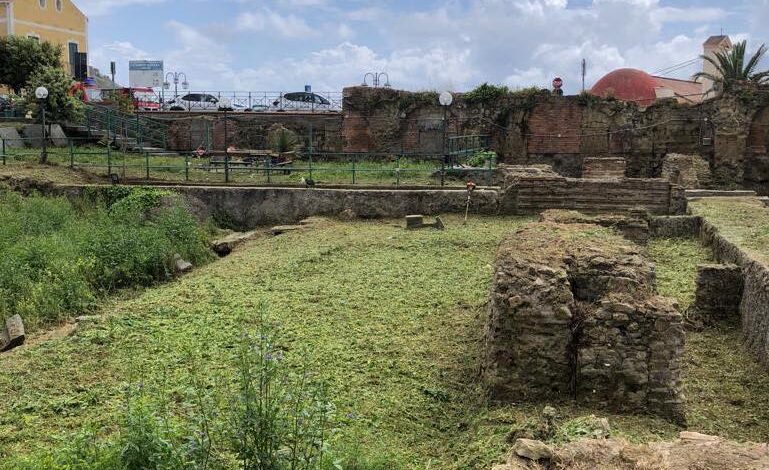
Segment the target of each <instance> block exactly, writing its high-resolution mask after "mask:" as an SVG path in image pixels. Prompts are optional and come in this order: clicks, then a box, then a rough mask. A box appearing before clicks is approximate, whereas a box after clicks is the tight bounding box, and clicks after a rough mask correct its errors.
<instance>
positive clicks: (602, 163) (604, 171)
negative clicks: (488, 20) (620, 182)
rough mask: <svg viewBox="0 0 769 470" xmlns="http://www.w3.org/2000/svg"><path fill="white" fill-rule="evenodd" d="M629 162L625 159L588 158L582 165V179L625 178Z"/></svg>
mask: <svg viewBox="0 0 769 470" xmlns="http://www.w3.org/2000/svg"><path fill="white" fill-rule="evenodd" d="M626 167H627V161H626V160H625V159H624V158H602V157H588V158H585V159H584V161H583V163H582V177H583V178H586V179H601V180H605V179H621V178H624V177H625V169H626Z"/></svg>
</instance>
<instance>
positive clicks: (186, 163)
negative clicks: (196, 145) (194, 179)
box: [184, 153, 190, 181]
mask: <svg viewBox="0 0 769 470" xmlns="http://www.w3.org/2000/svg"><path fill="white" fill-rule="evenodd" d="M189 180H190V155H189V154H187V153H185V154H184V181H189Z"/></svg>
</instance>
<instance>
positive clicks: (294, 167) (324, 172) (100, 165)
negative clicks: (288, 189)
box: [0, 145, 485, 186]
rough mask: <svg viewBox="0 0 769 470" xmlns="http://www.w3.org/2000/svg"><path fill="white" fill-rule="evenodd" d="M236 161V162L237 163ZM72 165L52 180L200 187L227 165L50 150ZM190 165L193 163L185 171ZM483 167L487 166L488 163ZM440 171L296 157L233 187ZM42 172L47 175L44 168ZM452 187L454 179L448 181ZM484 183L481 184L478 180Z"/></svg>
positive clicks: (402, 160) (249, 173) (398, 179)
mask: <svg viewBox="0 0 769 470" xmlns="http://www.w3.org/2000/svg"><path fill="white" fill-rule="evenodd" d="M39 156H40V149H36V148H22V149H14V148H7V149H6V162H7V165H6V166H7V168H3V167H2V166H1V165H0V175H1V174H3V173H6V174H17V173H16V170H15V168H18V166H19V165H25V166H26V168H27V169H28V170H29V169H30V167H29V164H30V163H31V162H33V161H37V159H38V158H39ZM233 161H235V159H233ZM71 162H74V166H75V168H76V169H78V170H79V171H78V174H75V175H67V174H66V172H64V171H63V170H64V169H63V168H62V169H61V170H58V171H57V170H50V173H52V174H53V175H52V176H51V179H56V180H57V181H59V180H60V178H63V180H62V182H68V181H67V180H68V178H69V177H76V178H77V179H78V180H80V179H82V178H88V177H95V178H106V176H107V175H108V170H109V169H110V167H108V162H109V163H111V170H112V173H116V174H118V175H119V176H120V177H121V178H122V179H124V180H131V181H146V180H147V164H149V167H150V170H149V180H150V181H168V182H185V181H189V182H193V183H195V182H197V183H221V184H224V182H225V174H224V173H225V172H224V165H223V164H221V163H220V164H217V165H214V166H210V165H209V161H208V158H192V157H188V158H187V159H186V160H185V157H184V156H165V155H142V154H138V153H129V152H121V151H119V150H114V149H113V150H111V151H110V153H109V158H108V155H107V148H106V146H100V145H81V146H76V147H72V148H71V149H70V148H68V147H51V148H49V149H48V163H49V164H51V165H57V166H59V167H67V166H69V165H70V163H71ZM186 163H189V166H188V167H187V169H185V165H186ZM484 166H485V164H484ZM440 168H441V159H440V158H439V157H436V158H435V159H433V160H424V159H415V158H409V157H398V156H397V155H393V156H392V157H379V158H363V156H362V155H348V156H338V157H334V159H333V160H331V159H326V160H319V156H317V155H316V156H314V158H313V160H312V161H310V160H309V159H308V158H306V157H305V158H299V157H294V158H293V160H292V164H291V165H290V166H283V167H277V166H276V167H274V169H271V170H270V172H269V177H268V175H267V171H266V170H264V169H263V170H255V169H254V168H252V167H248V166H245V167H244V166H239V165H237V163H234V164H233V165H232V167H231V168H230V183H231V184H236V185H237V184H242V185H254V184H265V183H271V184H293V185H299V184H301V179H302V177H308V176H310V173H312V178H313V179H314V180H315V181H316V182H317V183H318V184H330V185H335V184H352V183H353V170H355V180H354V183H355V184H361V185H366V184H369V185H373V184H376V185H387V186H389V185H392V186H395V185H436V184H439V182H440V176H439V175H438V174H437V173H436V172H438V171H439V170H440ZM40 171H43V170H42V169H41V170H40ZM447 181H448V182H447V184H451V183H452V180H451V179H449V180H447ZM480 183H483V181H480ZM454 184H461V185H462V186H464V180H462V178H458V179H457V180H456V181H455V182H454Z"/></svg>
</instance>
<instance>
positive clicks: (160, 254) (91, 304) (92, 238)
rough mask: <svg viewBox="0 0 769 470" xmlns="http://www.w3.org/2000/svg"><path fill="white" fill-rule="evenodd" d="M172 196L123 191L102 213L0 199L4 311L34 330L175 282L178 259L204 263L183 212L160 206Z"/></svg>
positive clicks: (203, 249)
mask: <svg viewBox="0 0 769 470" xmlns="http://www.w3.org/2000/svg"><path fill="white" fill-rule="evenodd" d="M167 196H168V195H167V194H165V193H162V192H158V191H154V190H125V191H124V193H122V194H121V195H120V197H115V198H113V199H114V201H110V202H111V204H109V205H107V206H105V205H101V203H100V202H99V201H95V202H88V201H83V202H82V203H79V204H73V203H72V202H70V201H68V200H67V199H65V198H45V197H41V196H30V197H22V196H20V195H18V194H17V193H12V192H7V191H2V192H0V255H1V256H0V311H2V312H3V314H4V315H6V316H10V315H13V314H16V313H18V314H20V315H21V316H22V317H23V318H24V321H25V323H26V324H27V325H28V327H30V328H31V329H35V328H38V327H40V326H42V325H46V324H51V323H56V322H58V321H61V320H63V319H65V318H67V317H69V316H71V315H74V314H77V313H81V312H85V311H88V310H92V309H93V308H95V306H96V303H97V301H98V300H99V299H100V298H101V297H102V296H103V294H105V293H109V292H112V291H114V290H116V289H120V288H125V287H134V286H147V285H150V284H152V283H154V282H156V281H160V280H165V279H168V278H170V277H171V276H172V273H173V255H174V254H175V253H179V254H181V255H182V256H184V257H186V258H187V259H190V260H193V261H194V262H196V263H202V262H204V261H206V260H207V259H208V258H209V256H210V255H209V253H208V248H207V245H206V243H205V237H204V234H203V233H202V232H201V230H200V229H199V228H198V225H197V223H196V221H195V220H194V219H193V218H192V217H191V216H190V215H189V214H187V213H186V211H185V210H184V209H183V208H182V207H180V206H178V205H176V204H172V205H169V206H167V207H164V206H162V205H161V202H162V200H163V199H164V198H167Z"/></svg>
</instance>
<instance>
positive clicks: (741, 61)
mask: <svg viewBox="0 0 769 470" xmlns="http://www.w3.org/2000/svg"><path fill="white" fill-rule="evenodd" d="M746 48H747V42H746V41H740V42H738V43H737V44H735V45H734V47H733V48H732V49H731V50H729V51H721V52H716V54H715V57H709V56H705V55H702V56H700V57H702V60H705V61H707V62H710V63H711V64H713V66H714V67H715V68H716V70H717V72H716V73H708V72H697V73H696V74H694V78H695V79H697V78H705V79H708V80H711V81H713V82H714V83H715V84H716V86H717V89H718V90H722V91H726V90H730V89H731V88H733V87H734V85H735V84H736V83H738V82H752V83H755V84H759V85H762V84H767V83H769V70H764V71H762V72H759V71H758V67H759V65H760V62H761V59H762V58H763V56H764V55H765V54H766V52H767V47H766V45H765V44H761V47H759V48H758V50H757V51H756V52H755V54H753V56H752V57H751V58H750V60H748V61H747V62H745V51H746Z"/></svg>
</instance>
